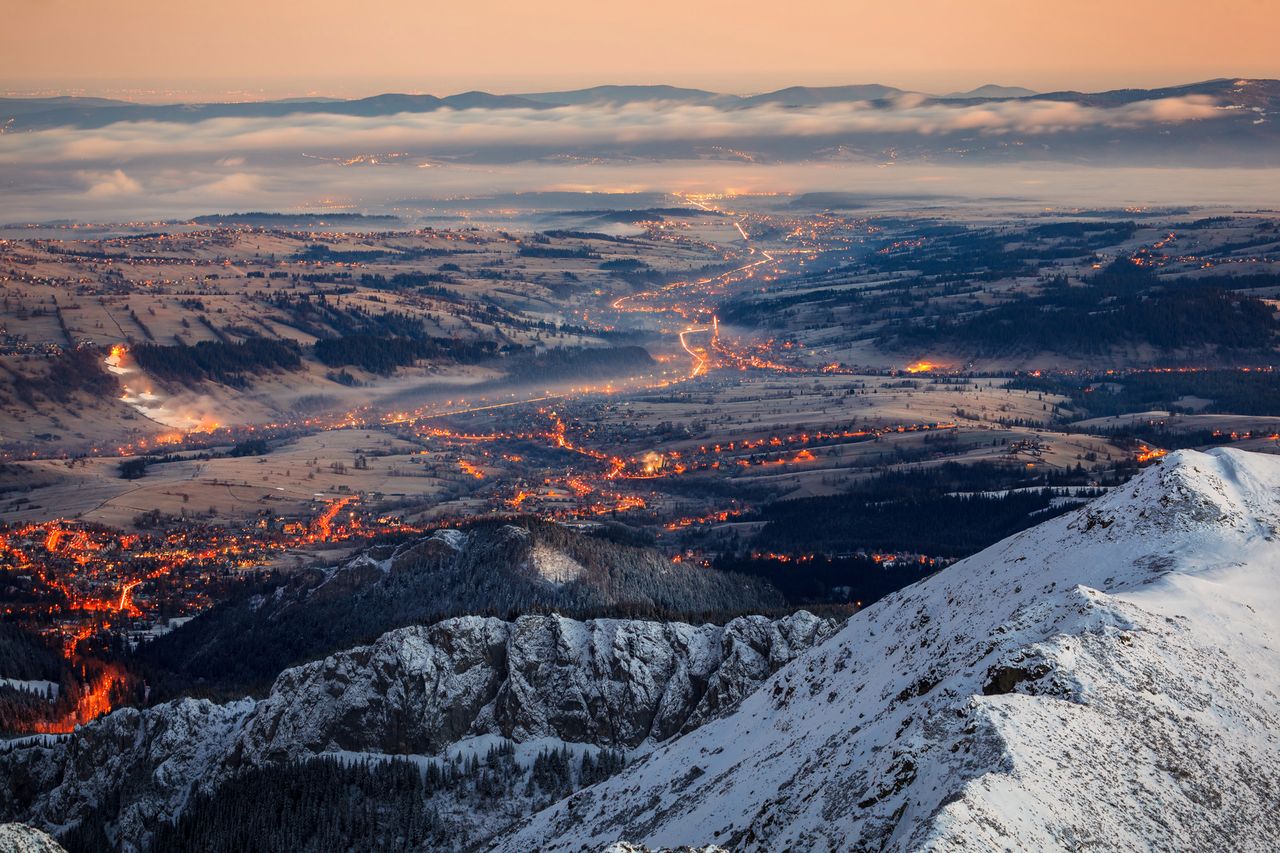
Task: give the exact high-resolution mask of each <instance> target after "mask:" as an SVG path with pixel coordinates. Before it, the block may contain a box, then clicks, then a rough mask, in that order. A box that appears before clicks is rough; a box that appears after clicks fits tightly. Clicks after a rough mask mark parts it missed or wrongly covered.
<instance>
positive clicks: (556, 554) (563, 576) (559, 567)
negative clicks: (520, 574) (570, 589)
mask: <svg viewBox="0 0 1280 853" xmlns="http://www.w3.org/2000/svg"><path fill="white" fill-rule="evenodd" d="M529 559H530V561H531V562H532V563H533V569H534V571H535V572H537V574H538V575H539V576H540V577H541V578H542V579H543V580H545V581H546V582H547V583H552V584H555V585H557V586H559V585H561V584H566V583H569V582H570V581H573V580H577V579H578V578H579V577H581V576H582V573H583V572H585V571H586V568H585V567H584V566H583V565H582V564H581V563H579V562H578V561H577V560H575V559H573V557H570V556H569V555H568V554H566V553H564V552H563V551H558V550H556V549H555V548H552V547H551V546H550V545H547V544H545V543H542V542H538V543H537V544H535V545H534V546H533V550H532V552H531V553H530V555H529Z"/></svg>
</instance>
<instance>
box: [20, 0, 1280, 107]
mask: <svg viewBox="0 0 1280 853" xmlns="http://www.w3.org/2000/svg"><path fill="white" fill-rule="evenodd" d="M5 5H6V11H5V12H4V15H3V20H4V23H5V26H3V27H0V81H3V82H0V89H4V90H7V91H8V92H9V93H18V92H22V93H26V92H31V91H37V90H38V91H43V92H50V91H59V90H61V91H70V90H75V91H77V92H79V93H83V94H102V93H111V94H116V95H132V96H134V97H145V98H147V99H161V100H163V99H165V98H166V97H168V96H170V95H182V96H196V95H210V94H215V93H233V96H237V97H280V96H285V95H299V94H308V93H314V94H332V95H337V96H359V95H368V94H374V93H377V92H382V91H414V92H430V93H434V94H448V93H452V92H457V91H463V90H467V89H477V88H479V89H486V90H489V91H498V92H518V91H533V90H538V89H545V88H550V87H576V86H587V85H594V84H597V83H606V82H608V83H673V84H676V85H688V86H699V87H705V88H711V89H716V90H720V91H734V92H749V91H760V90H765V89H773V88H779V87H782V86H787V85H794V84H810V85H830V84H839V83H865V82H880V83H887V84H891V85H897V86H902V87H905V88H913V89H918V90H923V91H932V92H943V91H950V90H955V89H965V88H971V87H973V86H976V85H979V84H982V83H988V82H998V83H1003V84H1009V85H1023V86H1029V87H1031V88H1035V89H1040V90H1049V89H1060V88H1082V89H1100V88H1115V87H1120V86H1155V85H1168V84H1174V83H1179V82H1190V81H1192V80H1198V79H1204V78H1208V77H1223V76H1227V77H1231V76H1248V77H1280V49H1277V42H1276V34H1277V32H1280V2H1276V0H1235V2H1232V3H1230V4H1221V5H1219V4H1205V3H1204V2H1203V0H1160V2H1157V0H1070V2H1052V3H1051V2H1043V0H913V2H911V3H910V4H901V3H886V2H884V0H875V2H865V1H864V0H832V1H831V2H826V1H825V0H810V1H809V2H802V3H779V2H776V0H769V2H752V0H739V2H725V1H724V0H646V2H643V3H609V2H600V0H554V2H545V3H531V2H528V0H521V2H506V0H465V2H458V0H452V2H448V3H441V2H436V0H379V2H371V3H359V2H354V3H353V2H350V0H307V2H293V1H292V0H288V1H287V2H275V1H274V0H273V2H267V0H219V2H216V3H185V2H173V0H167V2H158V0H114V2H102V0H16V1H15V0H9V2H7V3H6V4H5ZM134 90H153V91H151V92H147V91H134Z"/></svg>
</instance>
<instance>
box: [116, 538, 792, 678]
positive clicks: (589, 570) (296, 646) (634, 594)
mask: <svg viewBox="0 0 1280 853" xmlns="http://www.w3.org/2000/svg"><path fill="white" fill-rule="evenodd" d="M518 523H519V525H520V527H518V528H516V527H512V526H511V525H510V524H508V523H507V522H506V521H494V520H487V519H486V520H478V521H474V522H471V523H469V524H467V525H466V527H467V529H468V530H470V531H471V534H470V540H469V544H468V545H467V547H466V548H465V549H463V550H462V552H460V553H459V552H458V551H456V550H454V549H453V548H452V547H451V546H448V545H445V544H444V543H443V542H441V541H440V540H438V539H430V538H421V539H417V538H409V539H408V542H409V543H411V544H409V545H407V546H406V547H403V548H402V549H401V550H400V551H399V552H398V553H396V556H395V557H394V558H392V554H393V553H394V548H395V546H393V545H386V546H377V547H373V548H370V549H368V551H367V553H368V554H369V555H370V556H372V557H373V558H374V559H378V560H381V559H391V560H392V562H391V564H390V567H389V570H388V571H386V572H383V571H381V570H372V571H371V570H370V569H369V568H368V566H367V565H366V566H364V567H361V566H359V565H357V566H356V567H354V568H353V569H351V570H344V571H341V572H339V573H338V574H337V575H335V576H332V577H331V576H330V575H329V574H327V573H326V572H323V571H319V570H316V571H305V572H293V573H290V574H288V575H268V576H265V577H263V578H261V579H258V580H256V581H246V582H244V583H242V584H240V585H239V586H238V587H237V588H236V589H235V590H234V591H232V592H231V594H230V595H229V596H228V598H227V599H226V600H224V601H223V602H221V603H219V604H217V605H215V606H214V607H213V608H212V609H210V610H208V611H206V612H205V613H203V614H202V615H201V616H200V618H199V619H194V620H192V621H191V622H189V623H187V624H186V625H183V626H182V627H181V628H178V629H177V630H175V631H173V632H172V633H170V634H167V635H165V636H163V637H160V638H158V639H156V640H155V641H153V642H151V643H148V644H146V645H144V646H142V647H141V648H139V650H138V652H137V655H136V657H135V661H134V663H135V666H134V667H133V668H136V669H137V670H138V671H140V672H145V673H146V676H147V680H148V682H149V683H150V684H151V685H152V686H153V688H154V689H153V695H154V696H155V697H157V698H168V697H171V696H174V695H180V694H182V693H185V692H188V691H189V690H191V689H193V688H194V689H198V690H202V691H212V693H213V695H218V696H235V695H243V691H245V690H250V691H258V690H264V689H265V688H266V687H268V686H269V685H270V683H271V681H272V680H273V679H274V678H275V677H276V675H278V674H279V672H280V671H281V670H282V669H284V668H286V667H288V666H293V665H295V664H298V663H302V662H304V661H307V660H314V659H316V658H318V657H322V656H324V655H326V654H329V653H331V652H334V651H337V650H339V649H347V648H351V647H353V646H357V645H360V644H361V643H368V642H372V641H373V640H375V639H376V638H378V637H379V636H381V635H382V634H384V633H386V632H387V631H390V630H392V629H394V628H400V627H404V626H406V625H423V624H430V623H432V622H436V621H439V620H441V619H445V618H449V617H452V616H460V615H481V616H498V617H501V618H504V619H513V618H515V617H517V616H519V615H522V614H530V613H547V612H558V613H561V614H563V615H564V616H567V617H570V618H592V617H601V616H610V617H615V618H645V619H668V620H678V621H707V620H710V619H715V618H717V617H720V616H725V615H728V616H732V615H740V614H742V613H759V612H769V611H771V610H773V609H776V608H781V607H783V606H784V605H785V601H784V600H783V598H782V596H781V595H780V594H779V593H778V592H777V590H775V589H773V588H772V587H769V586H768V585H767V584H764V583H761V582H759V581H756V580H754V579H744V578H742V577H741V576H738V575H726V574H724V573H722V572H717V571H713V570H708V569H703V568H698V567H693V566H688V565H673V564H672V563H671V562H670V560H668V559H667V558H666V557H664V556H663V555H661V554H659V553H658V552H656V551H653V550H650V549H646V548H635V547H629V546H627V545H624V544H621V543H620V537H618V536H614V535H606V536H584V535H582V534H580V533H577V532H575V531H572V530H568V529H566V528H564V527H561V526H559V525H556V524H551V523H547V522H542V521H538V520H535V519H520V520H519V522H518ZM523 531H527V532H523ZM535 543H541V544H543V545H545V546H547V547H549V548H551V549H553V550H555V551H557V552H559V553H561V554H564V555H565V556H567V557H568V558H570V559H571V560H573V561H574V562H576V563H577V564H578V565H579V566H581V567H582V571H581V573H580V574H579V575H578V576H577V577H575V578H573V579H571V580H568V581H567V582H565V583H561V584H549V583H547V582H545V580H544V579H543V578H542V577H541V576H540V575H538V574H537V572H536V571H535V570H533V569H531V568H530V567H531V566H533V556H532V553H533V551H532V549H533V547H534V545H535ZM402 544H403V543H402ZM321 584H324V587H325V594H323V595H313V592H314V591H315V590H316V589H317V588H318V587H319V586H320V585H321Z"/></svg>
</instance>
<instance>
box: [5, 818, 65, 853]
mask: <svg viewBox="0 0 1280 853" xmlns="http://www.w3.org/2000/svg"><path fill="white" fill-rule="evenodd" d="M0 850H3V851H5V853H67V851H66V850H64V849H63V848H62V845H61V844H59V843H58V842H56V841H54V840H53V839H52V838H50V837H49V835H47V834H46V833H44V832H41V831H40V830H38V829H36V828H34V827H31V826H26V825H25V824H21V823H4V824H0Z"/></svg>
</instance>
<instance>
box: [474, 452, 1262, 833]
mask: <svg viewBox="0 0 1280 853" xmlns="http://www.w3.org/2000/svg"><path fill="white" fill-rule="evenodd" d="M1278 531H1280V459H1278V458H1276V457H1271V456H1263V455H1259V454H1252V453H1245V452H1242V451H1236V450H1231V449H1218V450H1213V451H1210V452H1208V453H1198V452H1194V451H1180V452H1177V453H1173V454H1170V455H1169V456H1168V457H1166V459H1164V460H1163V461H1162V462H1161V463H1160V464H1158V465H1156V466H1153V467H1152V468H1150V469H1148V470H1146V471H1144V472H1143V473H1142V474H1141V475H1139V476H1138V477H1136V478H1135V479H1134V480H1132V481H1131V482H1130V483H1129V484H1127V485H1126V486H1124V487H1121V488H1118V489H1116V490H1114V491H1113V492H1111V493H1110V494H1108V495H1107V496H1105V497H1103V498H1100V499H1098V500H1097V501H1095V502H1093V503H1092V504H1090V505H1088V506H1086V507H1084V508H1082V509H1080V510H1078V511H1076V512H1073V513H1070V514H1067V515H1064V516H1061V517H1059V518H1056V519H1053V520H1051V521H1048V522H1045V523H1044V524H1041V525H1040V526H1038V527H1036V528H1033V529H1031V530H1028V531H1025V532H1023V533H1021V534H1018V535H1016V536H1013V537H1011V538H1009V539H1006V540H1004V541H1003V542H1000V543H998V544H996V545H994V546H992V547H991V548H988V549H987V550H985V551H983V552H981V553H980V554H977V555H975V556H973V557H970V558H968V559H966V560H962V561H960V562H958V563H956V564H955V565H953V566H951V567H950V568H948V569H946V570H944V571H942V572H940V573H939V574H938V575H935V576H933V577H931V578H929V579H927V580H925V581H922V582H921V583H919V584H915V585H913V586H911V587H908V588H907V589H905V590H903V591H901V592H899V593H896V594H894V595H892V596H890V597H888V598H886V599H884V600H882V601H880V602H879V603H877V604H875V605H873V606H872V607H869V608H868V609H867V610H865V611H863V612H862V613H860V614H859V615H857V616H855V617H854V618H852V619H850V620H849V622H848V624H847V625H846V627H845V628H844V629H843V630H842V631H841V632H840V633H839V634H837V635H836V636H835V637H833V638H832V639H831V640H828V641H827V642H826V643H824V644H822V645H820V646H817V647H815V648H813V649H811V650H810V651H808V652H805V653H804V654H802V655H800V656H799V657H797V658H796V659H795V660H793V661H792V662H791V663H789V664H788V665H786V666H784V667H783V668H781V669H780V670H778V671H777V672H776V673H775V674H774V675H773V676H772V677H771V678H770V679H769V680H768V681H766V682H765V683H764V684H763V685H762V686H761V687H760V688H759V689H758V690H756V691H755V692H754V693H752V694H751V695H749V696H747V697H746V699H744V700H743V702H742V703H741V705H739V706H738V708H737V709H736V710H735V711H734V712H733V713H731V714H729V715H727V716H724V717H721V718H719V719H716V720H712V721H710V722H708V723H706V724H705V725H703V726H701V727H700V728H698V729H696V730H694V731H692V732H691V733H689V734H686V735H684V736H682V737H680V738H678V739H676V740H674V741H671V742H668V743H667V744H664V745H662V746H660V747H658V748H657V749H655V750H654V751H653V752H652V753H651V754H650V755H649V756H648V757H647V758H645V759H643V760H641V761H639V762H637V763H635V764H633V765H631V766H630V767H628V769H627V770H626V771H624V772H623V773H621V774H620V775H618V776H615V777H614V778H612V779H610V780H607V781H605V782H602V783H600V784H599V785H596V786H594V787H592V788H589V789H587V790H585V791H582V792H579V793H578V794H575V795H573V796H571V797H569V798H568V799H566V800H563V801H561V802H560V803H558V804H556V805H555V806H552V807H551V808H549V809H547V810H545V811H543V812H540V813H538V814H537V815H535V816H534V817H533V818H531V819H530V820H529V821H528V822H527V823H526V824H525V825H524V826H523V828H521V829H520V830H519V831H517V832H515V833H513V834H511V835H509V836H508V837H506V838H504V839H501V840H500V841H499V843H498V844H497V845H496V848H495V849H498V850H506V851H521V853H524V851H531V850H543V851H550V850H592V851H596V850H601V849H605V848H607V847H608V846H609V845H610V844H613V843H614V842H617V841H618V840H619V839H625V840H626V841H628V842H631V843H633V844H635V845H644V846H647V847H652V848H666V847H678V846H681V845H705V844H709V843H715V844H721V845H723V846H725V847H727V848H730V849H733V850H735V851H747V850H784V849H792V850H806V851H824V850H827V851H830V850H864V849H877V850H880V849H884V850H894V851H906V850H936V851H944V850H945V851H951V850H956V851H959V850H984V851H985V850H1040V851H1056V850H1063V851H1065V850H1082V849H1091V850H1108V851H1110V850H1125V851H1128V850H1170V849H1175V850H1192V849H1195V850H1210V849H1213V850H1223V849H1231V850H1275V849H1277V847H1278V846H1280V810H1278V809H1277V808H1276V804H1277V803H1278V802H1280V696H1278V695H1277V694H1280V654H1278V652H1277V640H1278V636H1277V635H1278V634H1280V577H1277V570H1278V564H1280V541H1278V539H1277V536H1278Z"/></svg>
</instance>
